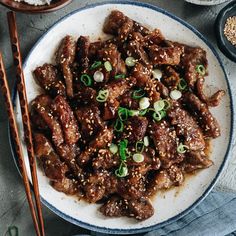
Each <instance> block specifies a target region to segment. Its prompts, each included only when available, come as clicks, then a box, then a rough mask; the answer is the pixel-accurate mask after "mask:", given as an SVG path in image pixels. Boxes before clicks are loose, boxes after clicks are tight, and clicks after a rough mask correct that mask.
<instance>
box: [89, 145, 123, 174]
mask: <svg viewBox="0 0 236 236" xmlns="http://www.w3.org/2000/svg"><path fill="white" fill-rule="evenodd" d="M119 164H120V157H119V156H118V155H113V154H112V153H111V152H110V151H109V150H108V149H100V150H99V151H98V153H97V155H96V157H94V158H93V163H92V166H93V168H94V169H95V170H96V169H105V170H109V169H111V168H114V167H118V165H119Z"/></svg>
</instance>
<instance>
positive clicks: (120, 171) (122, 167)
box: [115, 161, 128, 178]
mask: <svg viewBox="0 0 236 236" xmlns="http://www.w3.org/2000/svg"><path fill="white" fill-rule="evenodd" d="M115 175H116V176H118V177H120V178H122V177H125V176H127V175H128V168H127V165H126V163H125V162H123V161H122V162H121V164H120V166H119V169H117V170H116V171H115Z"/></svg>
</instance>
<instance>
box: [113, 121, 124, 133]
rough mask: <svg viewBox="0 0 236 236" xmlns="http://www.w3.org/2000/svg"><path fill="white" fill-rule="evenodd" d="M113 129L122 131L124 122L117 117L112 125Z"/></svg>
mask: <svg viewBox="0 0 236 236" xmlns="http://www.w3.org/2000/svg"><path fill="white" fill-rule="evenodd" d="M114 129H115V131H116V132H123V130H124V124H123V122H122V121H121V120H120V119H117V120H116V122H115V125H114Z"/></svg>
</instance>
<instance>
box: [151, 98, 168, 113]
mask: <svg viewBox="0 0 236 236" xmlns="http://www.w3.org/2000/svg"><path fill="white" fill-rule="evenodd" d="M153 107H154V109H155V112H158V111H162V110H163V109H164V107H165V102H164V101H163V100H159V101H156V102H154V104H153Z"/></svg>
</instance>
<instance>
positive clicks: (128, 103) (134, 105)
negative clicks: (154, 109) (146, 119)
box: [119, 90, 139, 110]
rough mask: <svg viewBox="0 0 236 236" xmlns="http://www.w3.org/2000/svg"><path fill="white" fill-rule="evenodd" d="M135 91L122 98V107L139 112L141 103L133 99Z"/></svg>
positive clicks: (128, 92)
mask: <svg viewBox="0 0 236 236" xmlns="http://www.w3.org/2000/svg"><path fill="white" fill-rule="evenodd" d="M132 94H133V91H131V90H129V91H127V92H126V93H124V94H123V95H122V96H121V97H120V99H119V100H120V106H121V107H126V108H129V109H131V110H138V108H139V101H138V100H137V99H133V98H132Z"/></svg>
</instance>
